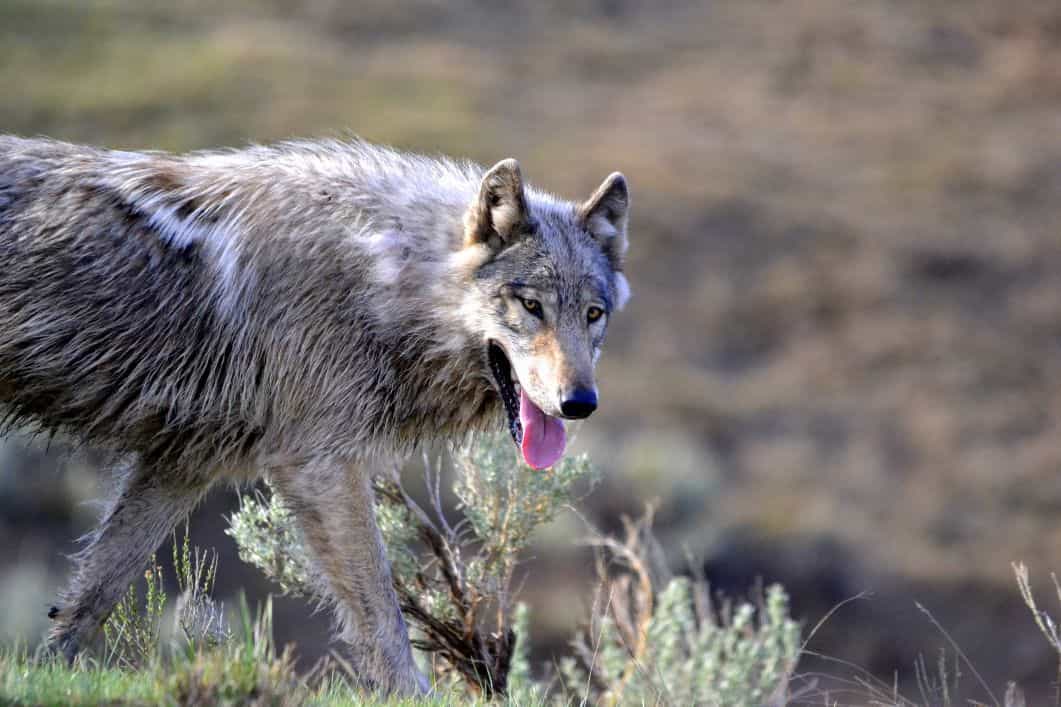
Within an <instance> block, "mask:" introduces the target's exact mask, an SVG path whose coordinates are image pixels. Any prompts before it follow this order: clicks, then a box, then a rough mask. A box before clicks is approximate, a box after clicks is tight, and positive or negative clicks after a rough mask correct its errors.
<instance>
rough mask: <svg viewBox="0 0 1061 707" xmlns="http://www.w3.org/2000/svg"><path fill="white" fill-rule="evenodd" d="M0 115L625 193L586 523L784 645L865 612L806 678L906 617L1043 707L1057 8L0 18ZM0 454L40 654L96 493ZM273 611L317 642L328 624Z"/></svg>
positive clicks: (908, 627)
mask: <svg viewBox="0 0 1061 707" xmlns="http://www.w3.org/2000/svg"><path fill="white" fill-rule="evenodd" d="M0 96H2V97H3V98H2V99H0V131H2V132H14V133H19V134H23V135H36V134H44V135H49V136H52V137H56V138H61V139H66V140H73V141H84V142H91V143H97V144H105V145H110V146H115V147H123V148H159V149H167V150H188V149H195V148H205V147H214V146H239V145H243V144H246V143H247V142H248V141H269V140H275V139H280V138H285V137H292V136H305V137H314V136H336V135H342V134H344V131H351V132H356V133H357V134H359V135H361V136H363V137H365V138H368V139H370V140H374V141H381V142H387V143H393V144H395V145H398V146H401V147H404V148H409V149H415V150H420V151H427V152H442V153H446V154H451V155H458V156H466V157H470V158H473V159H476V160H479V161H482V162H487V163H492V162H494V161H496V160H498V159H501V158H504V157H508V156H516V157H518V158H519V159H520V161H521V163H522V165H523V170H524V174H525V175H526V176H527V177H528V178H529V179H530V180H531V181H532V182H535V183H536V184H538V185H539V186H542V187H544V188H546V189H549V190H552V191H555V192H558V193H561V194H563V195H566V196H569V197H572V198H575V197H577V198H583V197H585V196H586V195H588V194H589V193H590V191H591V190H592V189H593V188H594V187H596V185H597V184H598V183H599V182H600V180H601V179H602V178H603V177H604V176H605V175H606V174H607V173H608V172H610V171H613V170H622V171H623V172H625V173H626V175H627V176H628V178H629V180H630V183H631V188H632V194H633V208H634V211H633V222H632V236H631V242H632V247H631V251H630V253H631V256H630V262H629V267H628V272H629V275H630V279H631V282H632V286H633V290H634V297H633V299H632V301H631V304H630V306H629V307H628V309H627V310H626V311H625V312H623V313H622V314H621V315H619V316H617V317H615V319H614V322H613V325H612V329H611V333H610V336H609V339H610V340H609V344H608V347H607V350H606V352H605V355H604V356H603V358H602V361H601V369H602V370H601V388H602V404H603V407H602V409H601V410H600V411H599V412H598V413H597V414H596V415H595V416H594V417H593V419H592V421H591V422H590V423H588V424H586V425H584V426H583V427H582V429H581V431H580V433H579V439H578V443H579V445H580V446H582V447H583V448H585V449H588V450H590V451H591V453H592V455H593V457H594V458H595V460H596V461H597V462H598V463H599V464H600V465H601V466H602V467H603V469H604V473H605V478H606V481H605V482H604V483H603V485H602V486H601V487H599V488H598V489H597V490H596V491H595V492H594V493H593V495H592V496H590V497H589V498H588V499H587V500H586V509H585V510H586V513H587V515H588V516H589V517H590V518H591V519H592V520H593V521H594V522H596V523H597V524H599V525H601V526H603V527H606V528H614V527H616V526H617V524H618V519H619V516H620V514H621V513H634V512H638V511H639V510H640V508H641V507H642V505H643V503H644V501H646V500H648V499H651V498H654V497H658V498H659V499H660V504H661V508H660V513H659V522H658V524H657V527H658V529H659V531H660V535H661V537H662V539H663V541H664V543H665V545H666V547H667V548H668V550H669V551H672V552H673V556H674V560H675V563H676V566H680V565H681V563H682V562H683V560H682V557H683V552H684V551H685V550H688V552H689V553H691V554H692V555H694V556H697V557H701V558H702V559H703V563H704V566H705V567H706V569H707V572H708V577H709V578H710V579H711V580H712V582H713V584H714V586H716V587H717V588H719V589H725V590H727V591H732V592H736V593H742V592H745V591H747V590H748V588H749V587H750V586H751V585H752V584H753V583H754V582H755V580H756V578H757V577H762V578H763V579H764V580H766V581H773V580H780V581H782V582H784V583H785V585H786V586H787V587H788V588H789V590H790V591H791V592H792V593H793V595H794V607H795V613H796V614H797V616H799V617H801V618H803V619H804V620H805V621H807V622H808V625H813V624H814V623H815V622H817V620H818V619H819V618H821V617H822V616H823V615H824V614H825V613H826V612H827V611H828V610H829V609H830V608H831V607H832V606H834V605H835V604H836V603H837V602H839V601H841V600H843V599H845V598H848V597H850V596H853V595H855V594H856V593H858V592H860V591H863V590H869V591H872V592H873V595H872V597H870V598H868V599H865V600H861V601H858V602H855V603H853V604H851V605H848V606H846V607H844V608H842V609H841V610H840V611H839V612H838V613H837V614H836V615H835V616H833V617H832V618H831V619H830V620H829V622H828V623H827V624H826V625H825V627H824V628H823V629H822V630H821V631H820V632H819V633H818V634H817V635H816V636H815V638H814V640H813V641H812V643H811V645H810V648H811V649H812V650H815V651H817V652H820V653H823V654H826V655H829V656H835V657H837V658H840V659H843V660H845V661H848V662H850V663H853V664H856V665H859V666H863V667H865V668H866V669H868V670H870V671H872V672H873V673H874V674H876V675H879V676H881V677H883V678H884V679H885V680H886V681H888V682H891V680H892V675H893V671H899V674H900V680H901V681H903V682H904V684H907V685H908V684H909V681H911V680H912V679H913V667H912V666H913V661H914V660H915V658H916V657H917V656H918V655H919V654H925V655H926V656H927V657H928V658H929V660H930V662H934V661H935V658H936V656H937V652H938V650H939V649H940V648H941V647H942V646H943V645H944V640H943V639H942V637H941V636H940V635H939V633H938V632H937V631H936V630H935V629H934V628H933V627H932V625H931V623H930V621H929V620H928V619H927V618H926V617H925V616H924V615H923V614H921V613H920V612H918V611H917V609H916V607H915V605H914V602H915V600H917V601H920V602H922V603H923V604H924V605H925V606H926V607H927V608H929V609H930V610H931V611H932V612H933V614H934V615H935V617H936V618H937V619H938V620H939V621H940V623H942V624H943V625H944V626H946V627H947V629H948V630H949V631H950V632H951V633H952V635H953V637H954V639H955V640H956V641H957V642H958V644H960V645H961V646H962V648H963V649H964V650H965V652H966V653H967V654H968V655H969V657H970V659H971V660H972V661H973V663H975V665H976V666H977V668H978V669H979V670H980V672H981V673H983V674H984V676H985V678H987V680H988V681H989V682H990V683H991V684H992V686H993V687H994V689H995V691H996V692H997V693H1001V692H1002V691H1003V689H1004V681H1005V680H1007V679H1015V680H1018V681H1020V682H1021V683H1022V684H1023V685H1024V686H1025V687H1026V688H1027V689H1028V690H1029V693H1030V694H1029V697H1032V698H1033V700H1034V696H1035V695H1036V694H1043V692H1042V691H1045V690H1046V689H1047V688H1048V686H1049V682H1050V681H1051V680H1052V679H1053V677H1054V667H1055V665H1054V659H1053V658H1052V657H1051V655H1050V653H1049V652H1048V648H1047V646H1046V644H1045V642H1044V641H1042V640H1041V638H1039V637H1038V635H1037V634H1036V630H1035V628H1034V625H1033V623H1032V619H1031V617H1030V615H1028V614H1027V612H1026V610H1025V609H1024V608H1023V606H1022V605H1021V603H1020V598H1019V596H1018V593H1017V591H1016V588H1015V586H1014V585H1013V582H1012V572H1011V569H1010V562H1011V561H1013V560H1021V559H1023V560H1026V561H1027V562H1028V563H1029V564H1030V565H1031V566H1032V569H1033V575H1034V576H1037V577H1038V578H1039V579H1043V578H1045V576H1046V575H1047V573H1048V572H1049V571H1050V570H1061V523H1059V522H1058V517H1059V513H1061V479H1059V472H1061V434H1059V433H1061V233H1059V225H1061V5H1059V4H1057V3H1055V2H1047V1H1045V0H1009V1H1008V2H1005V3H1003V2H991V1H989V0H949V1H948V0H929V1H925V0H908V1H899V0H888V1H885V0H879V1H872V0H867V1H865V2H859V3H852V2H848V1H847V0H831V1H827V0H806V1H802V0H790V1H789V2H784V3H782V2H776V1H767V0H733V1H731V2H700V3H696V2H684V1H682V0H665V1H662V2H653V3H648V2H644V3H637V2H633V1H632V0H597V1H595V2H579V3H567V2H559V1H555V2H538V3H527V4H523V3H516V2H504V3H497V2H492V3H488V2H473V1H472V0H459V1H454V2H448V1H447V2H443V1H442V0H437V1H435V0H420V1H419V2H412V3H396V2H392V1H391V0H386V1H384V0H368V1H366V2H358V3H352V2H349V3H348V2H342V1H341V0H307V1H303V2H294V1H280V0H273V1H271V2H250V1H249V0H248V1H245V2H225V3H221V2H216V1H214V2H205V1H199V0H189V1H186V2H181V3H173V2H169V1H166V2H163V1H161V0H96V1H94V2H88V1H78V2H74V1H69V2H57V1H55V0H0ZM0 276H2V275H0ZM2 335H3V332H0V336H2ZM4 445H5V446H3V447H2V448H0V537H3V538H4V542H3V544H2V549H0V608H2V611H0V635H2V636H3V640H8V641H10V640H14V638H15V637H19V636H21V637H25V638H27V639H28V640H30V641H31V642H35V641H37V640H38V639H39V636H40V635H41V632H42V631H43V630H44V629H45V623H46V620H45V618H44V614H45V611H46V608H47V606H48V605H49V602H50V600H51V597H52V596H53V594H54V593H55V591H56V590H57V589H58V587H59V586H60V584H61V582H62V578H63V575H64V573H65V571H66V568H67V563H66V562H65V560H64V559H63V557H62V553H67V552H71V551H73V550H74V549H75V548H76V545H75V544H74V543H73V542H72V538H73V537H75V536H76V535H77V534H78V533H81V532H84V531H85V530H87V529H88V528H89V527H90V525H91V523H92V521H93V519H94V517H95V512H96V510H95V508H94V507H92V506H91V505H86V504H85V503H84V502H85V501H86V500H87V499H91V498H92V497H93V496H94V495H95V494H98V493H99V492H100V487H99V484H100V483H101V482H100V477H99V475H98V474H97V472H96V469H95V467H94V465H93V459H92V457H91V455H90V454H83V453H82V454H77V455H73V456H71V455H67V454H63V453H62V451H63V450H61V449H56V448H55V447H56V446H57V445H53V447H52V449H47V448H46V447H45V445H44V444H43V441H37V442H34V441H32V440H25V439H14V440H11V439H9V440H7V441H6V442H4ZM233 497H234V494H232V493H231V491H229V490H225V489H222V490H219V491H218V492H216V493H215V494H214V495H213V496H212V497H211V500H210V501H209V502H208V503H207V504H206V505H205V506H204V507H203V508H202V509H201V511H200V512H199V513H198V514H197V516H196V517H195V519H194V520H193V537H194V538H195V539H196V540H197V541H198V542H200V543H201V544H205V545H215V546H217V548H218V549H219V551H220V552H221V553H222V561H221V573H220V580H219V585H220V586H219V592H220V593H221V594H227V595H231V593H232V592H234V591H235V590H236V588H237V587H240V586H247V587H249V588H250V589H251V591H252V595H255V596H261V595H262V594H263V593H264V592H266V591H268V590H269V587H267V586H266V585H265V584H264V583H263V581H262V580H261V579H259V578H258V577H257V576H256V575H255V573H254V572H253V571H252V570H250V569H248V568H247V567H245V566H243V565H242V564H241V563H240V562H239V560H238V559H236V558H235V554H234V548H233V545H232V543H231V542H230V541H229V540H228V538H225V537H223V536H222V535H221V534H220V531H221V530H222V529H223V528H224V527H225V524H224V521H223V519H222V517H221V514H222V513H223V512H225V510H226V509H228V508H230V507H231V505H232V503H233ZM580 533H581V530H580V528H579V526H578V525H577V524H576V523H575V522H574V521H570V522H569V525H568V526H561V527H560V528H558V529H556V531H555V537H554V538H552V539H550V538H549V537H546V538H543V539H542V547H541V548H540V551H539V552H537V553H536V554H537V557H536V558H535V559H534V560H532V561H531V562H530V563H529V564H528V567H529V577H528V580H527V583H526V587H525V593H526V595H527V597H528V598H529V599H530V600H531V601H532V602H533V604H534V607H535V611H536V620H535V623H534V635H533V637H532V638H533V640H534V642H535V643H536V645H537V647H538V655H539V657H540V658H541V660H543V661H548V660H549V656H550V655H551V654H552V652H554V651H556V650H559V649H561V648H562V647H563V645H564V642H565V641H566V639H567V637H568V636H569V635H570V633H571V631H572V629H573V628H574V625H575V623H576V621H577V619H578V618H579V617H580V616H581V615H582V610H583V608H584V607H583V606H582V605H581V604H580V602H579V601H574V600H572V597H574V596H579V597H586V601H588V597H589V592H588V591H587V590H586V586H587V585H586V582H587V581H588V579H587V576H586V575H585V570H586V566H587V563H586V562H585V555H584V554H583V551H581V550H579V549H577V548H574V547H572V546H571V542H570V540H571V538H572V537H577V536H578V535H579V534H580ZM278 611H279V613H280V615H279V616H278V631H279V633H280V638H281V640H296V641H298V642H299V646H300V651H301V653H302V654H303V655H305V656H307V657H312V656H315V655H319V654H320V653H321V651H323V650H325V649H326V648H327V646H326V644H325V642H324V639H323V637H324V636H325V632H326V629H327V619H326V618H325V617H321V616H317V617H314V618H312V619H306V613H307V612H306V610H305V607H304V606H302V605H301V604H300V603H299V602H297V601H290V600H288V601H284V602H282V603H281V605H280V609H279V610H278ZM804 667H805V668H806V669H808V670H817V669H822V670H826V671H827V672H829V673H831V674H834V675H838V676H841V677H845V676H850V675H851V674H852V672H853V671H852V669H850V668H847V667H844V666H840V665H836V664H830V663H817V664H814V663H812V662H810V661H808V662H807V663H806V664H805V665H804ZM974 682H975V681H972V680H970V679H967V680H966V681H965V684H966V687H967V689H968V693H969V695H972V696H977V697H980V698H984V697H985V694H984V693H983V692H982V691H978V690H976V689H975V684H974Z"/></svg>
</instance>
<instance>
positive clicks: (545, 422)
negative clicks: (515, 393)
mask: <svg viewBox="0 0 1061 707" xmlns="http://www.w3.org/2000/svg"><path fill="white" fill-rule="evenodd" d="M519 421H520V423H521V424H522V425H523V447H522V449H523V461H525V462H527V464H529V465H530V466H532V467H533V468H535V469H545V468H546V467H550V466H552V465H553V464H555V463H556V460H557V459H559V458H560V457H561V456H562V455H563V453H564V445H565V444H566V439H565V435H564V423H562V422H560V421H559V420H557V419H556V418H555V417H550V416H549V415H546V414H545V413H544V412H542V409H541V408H540V407H538V406H537V405H535V404H534V401H533V400H531V399H530V397H528V395H527V392H526V391H524V390H520V393H519Z"/></svg>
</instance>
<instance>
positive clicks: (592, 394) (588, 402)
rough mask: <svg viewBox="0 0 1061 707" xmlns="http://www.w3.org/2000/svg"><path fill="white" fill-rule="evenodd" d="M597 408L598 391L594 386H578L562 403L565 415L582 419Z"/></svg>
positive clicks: (562, 410)
mask: <svg viewBox="0 0 1061 707" xmlns="http://www.w3.org/2000/svg"><path fill="white" fill-rule="evenodd" d="M596 409H597V391H595V390H593V389H592V388H576V389H575V390H573V391H571V393H569V394H568V396H567V398H566V399H564V401H563V402H562V403H560V412H562V413H563V414H564V417H571V418H575V419H579V420H581V419H582V418H583V417H589V416H590V414H591V413H592V412H593V411H594V410H596Z"/></svg>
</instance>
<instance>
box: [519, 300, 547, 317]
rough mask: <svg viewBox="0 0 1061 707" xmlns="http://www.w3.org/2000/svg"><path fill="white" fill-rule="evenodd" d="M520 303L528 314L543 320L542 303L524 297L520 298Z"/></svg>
mask: <svg viewBox="0 0 1061 707" xmlns="http://www.w3.org/2000/svg"><path fill="white" fill-rule="evenodd" d="M519 301H520V302H521V303H522V304H523V308H524V309H526V310H527V311H528V312H530V313H531V314H533V315H534V316H536V317H538V318H541V316H542V303H541V302H539V301H538V300H536V299H525V298H523V297H520V298H519Z"/></svg>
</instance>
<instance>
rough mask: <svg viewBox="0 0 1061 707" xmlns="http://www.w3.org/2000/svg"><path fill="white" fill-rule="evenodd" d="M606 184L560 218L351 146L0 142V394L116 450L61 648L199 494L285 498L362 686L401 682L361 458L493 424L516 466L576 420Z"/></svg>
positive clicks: (620, 183)
mask: <svg viewBox="0 0 1061 707" xmlns="http://www.w3.org/2000/svg"><path fill="white" fill-rule="evenodd" d="M628 203H629V195H628V192H627V185H626V181H625V179H624V178H623V176H622V175H621V174H618V173H616V174H612V175H611V176H609V177H608V178H607V179H606V180H605V181H604V183H603V184H602V185H601V186H600V188H599V189H598V190H597V191H596V193H594V194H593V195H592V196H590V197H589V198H588V199H587V200H586V201H584V202H581V203H572V202H567V201H563V200H560V199H558V198H555V197H552V196H549V195H547V194H546V193H544V192H541V191H538V190H536V189H533V188H531V187H530V186H528V185H526V184H525V183H524V181H523V178H522V176H521V174H520V169H519V166H518V164H517V163H516V162H515V161H514V160H505V161H502V162H499V163H498V164H497V165H495V166H494V167H493V168H492V169H489V170H483V169H482V168H480V167H478V166H476V165H473V164H468V163H464V162H456V161H451V160H447V159H433V158H427V157H422V156H417V155H412V154H405V153H401V152H398V151H395V150H391V149H388V148H384V147H377V146H373V145H370V144H367V143H365V142H361V141H356V140H353V141H348V142H338V141H331V142H328V141H325V142H309V141H306V142H289V143H283V144H279V145H275V146H252V147H249V148H247V149H243V150H234V151H213V152H198V153H192V154H188V155H183V156H176V155H170V154H164V153H157V152H151V153H133V152H121V151H108V150H102V149H96V148H90V147H81V146H75V145H69V144H64V143H60V142H54V141H49V140H42V139H34V140H27V139H21V138H17V137H0V273H2V274H0V333H2V335H0V406H2V409H3V413H4V414H5V416H6V417H5V420H6V422H7V423H8V424H9V425H27V424H29V425H33V426H36V428H37V429H40V430H43V431H46V432H50V433H63V434H70V435H73V436H75V437H77V438H79V439H81V440H83V441H84V442H85V443H88V444H92V445H94V446H98V447H101V448H105V449H109V450H113V452H114V454H115V459H118V460H119V461H118V462H117V465H118V466H119V467H120V469H119V471H120V475H119V479H120V489H119V491H118V493H117V494H116V495H115V497H114V498H113V499H112V500H111V502H110V504H109V507H108V508H107V510H106V512H105V513H104V514H103V517H102V520H101V522H100V525H99V527H98V529H97V530H96V531H95V532H94V533H93V534H92V535H91V536H90V537H89V538H88V539H87V542H86V545H85V547H84V549H83V551H82V552H81V553H79V554H78V555H77V556H76V558H75V564H76V566H75V571H74V573H73V578H72V580H71V582H70V584H69V587H68V588H67V589H66V591H65V592H64V593H63V594H62V595H61V597H60V600H59V602H58V604H57V606H56V607H55V608H53V609H52V611H51V612H50V616H51V618H52V619H53V624H52V626H53V628H52V631H51V633H50V636H49V641H50V644H51V645H52V646H53V647H54V649H55V650H57V651H59V652H61V653H62V654H64V655H65V656H66V657H67V658H68V659H71V660H72V658H73V656H74V655H75V654H76V653H77V652H78V651H79V649H81V648H82V647H84V646H85V645H86V644H87V643H88V642H89V641H90V640H91V639H92V637H93V636H94V635H95V634H96V633H97V631H98V629H99V627H100V626H101V625H102V623H103V622H104V621H105V619H106V617H107V615H108V614H109V612H110V611H111V609H112V607H113V606H114V604H115V602H116V600H117V599H118V598H119V596H120V595H121V593H122V592H123V590H124V588H125V587H126V586H127V585H128V583H129V582H130V581H132V580H133V579H134V577H135V576H136V575H137V573H138V572H139V571H140V570H141V569H142V568H143V567H144V565H145V564H146V563H147V561H148V559H149V557H150V555H151V553H152V552H153V551H154V550H155V549H156V548H157V546H158V545H159V544H160V543H161V542H162V541H163V540H164V539H165V537H166V536H167V535H168V534H169V533H170V532H171V530H172V528H173V527H174V525H175V524H176V523H177V522H178V521H179V520H180V519H181V518H182V517H185V516H186V515H187V514H188V513H189V512H190V511H191V510H192V509H193V507H194V506H195V504H196V503H197V501H198V500H199V499H200V498H201V497H202V496H203V494H204V493H205V491H206V490H207V489H208V488H209V487H210V486H211V484H213V483H215V482H217V481H219V480H231V481H244V480H250V479H254V478H257V477H259V476H263V475H264V476H267V477H268V478H269V479H270V480H271V482H272V483H273V484H274V486H275V487H276V488H277V489H279V491H280V492H281V494H282V495H283V497H284V498H285V500H286V501H287V502H288V504H289V505H290V506H291V507H292V510H293V511H294V513H295V515H296V518H297V519H298V522H299V524H300V527H301V530H302V532H303V533H304V535H305V539H306V542H307V545H308V547H309V548H310V549H311V552H312V553H313V555H314V557H315V563H316V566H317V568H318V571H319V581H320V583H321V589H322V592H323V593H324V594H325V595H326V596H328V597H330V598H331V600H332V601H333V603H334V608H335V611H336V614H337V619H338V626H339V631H340V635H341V636H342V637H343V638H344V639H345V640H346V641H348V642H349V643H350V645H351V651H352V653H353V658H354V664H355V666H356V668H357V669H358V670H359V671H360V674H361V677H362V678H363V680H364V681H365V684H366V685H371V686H373V687H375V688H377V689H379V690H383V691H396V692H403V693H411V692H417V691H423V690H424V689H426V681H425V680H424V678H423V676H421V675H420V674H419V673H418V672H417V670H416V668H415V666H414V664H413V660H412V657H411V652H410V647H409V641H408V636H407V632H406V627H405V625H404V623H403V621H402V617H401V614H400V611H399V609H398V604H397V600H396V597H395V595H394V592H393V589H392V587H391V577H390V569H389V565H388V563H387V560H386V556H385V554H384V549H383V545H382V541H381V538H380V534H379V531H378V529H377V527H376V524H375V520H374V515H373V510H372V503H373V494H372V487H371V482H370V477H371V473H372V470H373V469H374V468H376V467H375V466H374V465H377V464H379V463H381V460H387V459H394V458H395V457H396V456H398V457H400V456H401V455H403V454H407V453H408V452H409V451H411V450H412V449H413V448H414V447H415V446H416V445H417V444H419V443H421V442H422V441H425V440H429V439H437V438H454V437H458V438H459V437H461V436H464V435H467V434H468V433H469V432H470V431H473V430H477V429H483V428H485V427H488V426H490V425H496V424H499V423H500V422H501V421H502V420H506V418H507V425H508V428H509V430H510V431H511V433H512V437H513V440H514V441H515V442H516V443H517V444H518V445H520V447H521V449H522V454H523V458H524V459H525V460H526V462H527V463H528V464H529V465H530V466H532V467H536V468H542V467H546V466H549V465H551V464H552V463H554V462H555V461H556V460H557V458H558V457H559V456H560V455H561V454H562V453H563V450H564V442H565V439H564V427H563V422H562V419H564V418H584V417H586V416H588V415H589V414H590V413H591V412H593V410H594V408H595V407H596V406H597V390H596V387H595V383H594V365H595V363H596V361H597V357H598V355H599V353H600V347H601V344H602V343H603V341H604V334H605V329H606V327H607V324H608V319H609V318H610V317H611V316H612V314H613V313H614V312H615V311H616V310H618V309H619V308H621V307H622V305H623V302H624V301H625V300H626V298H627V296H628V293H629V290H628V286H627V283H626V279H625V277H624V275H623V260H624V256H625V253H626V248H627V211H628Z"/></svg>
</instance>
